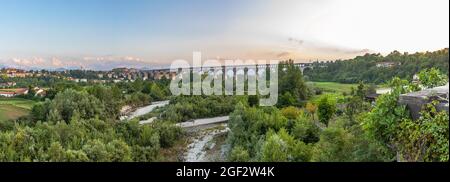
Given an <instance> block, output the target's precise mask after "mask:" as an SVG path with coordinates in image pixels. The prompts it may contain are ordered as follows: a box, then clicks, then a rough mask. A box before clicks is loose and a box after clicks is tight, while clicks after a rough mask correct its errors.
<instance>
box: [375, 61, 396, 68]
mask: <svg viewBox="0 0 450 182" xmlns="http://www.w3.org/2000/svg"><path fill="white" fill-rule="evenodd" d="M396 65H401V63H395V62H379V63H377V65H376V66H377V68H391V67H394V66H396Z"/></svg>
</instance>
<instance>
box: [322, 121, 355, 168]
mask: <svg viewBox="0 0 450 182" xmlns="http://www.w3.org/2000/svg"><path fill="white" fill-rule="evenodd" d="M352 139H353V136H352V135H351V134H349V133H348V132H347V131H345V130H344V129H342V128H334V127H330V128H326V129H325V130H324V131H323V132H322V133H321V135H320V140H319V142H318V143H317V144H316V145H315V146H314V152H313V161H318V162H320V161H327V162H343V161H352V160H353V158H352V148H353V144H352Z"/></svg>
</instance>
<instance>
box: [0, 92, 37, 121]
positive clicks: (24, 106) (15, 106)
mask: <svg viewBox="0 0 450 182" xmlns="http://www.w3.org/2000/svg"><path fill="white" fill-rule="evenodd" d="M34 104H35V102H34V101H31V100H26V99H19V98H0V121H6V120H14V119H17V118H19V117H21V116H25V115H27V114H28V113H29V112H30V110H31V108H32V107H33V105H34Z"/></svg>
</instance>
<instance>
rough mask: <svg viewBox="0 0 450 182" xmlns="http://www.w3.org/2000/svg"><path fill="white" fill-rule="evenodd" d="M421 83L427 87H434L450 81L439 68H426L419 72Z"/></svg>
mask: <svg viewBox="0 0 450 182" xmlns="http://www.w3.org/2000/svg"><path fill="white" fill-rule="evenodd" d="M419 80H420V83H421V84H422V85H423V86H424V87H425V88H433V87H437V86H442V85H445V84H446V83H447V82H448V77H447V76H446V75H444V74H442V73H441V72H440V71H439V70H438V69H436V68H431V69H424V70H422V71H421V72H419Z"/></svg>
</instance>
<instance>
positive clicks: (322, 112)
mask: <svg viewBox="0 0 450 182" xmlns="http://www.w3.org/2000/svg"><path fill="white" fill-rule="evenodd" d="M335 112H336V101H335V100H334V99H331V98H330V96H328V95H324V96H322V97H321V98H320V100H319V103H318V110H317V114H318V115H319V121H320V122H322V123H323V124H325V125H327V126H328V122H329V121H330V119H331V118H332V117H333V115H334V114H335Z"/></svg>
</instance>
